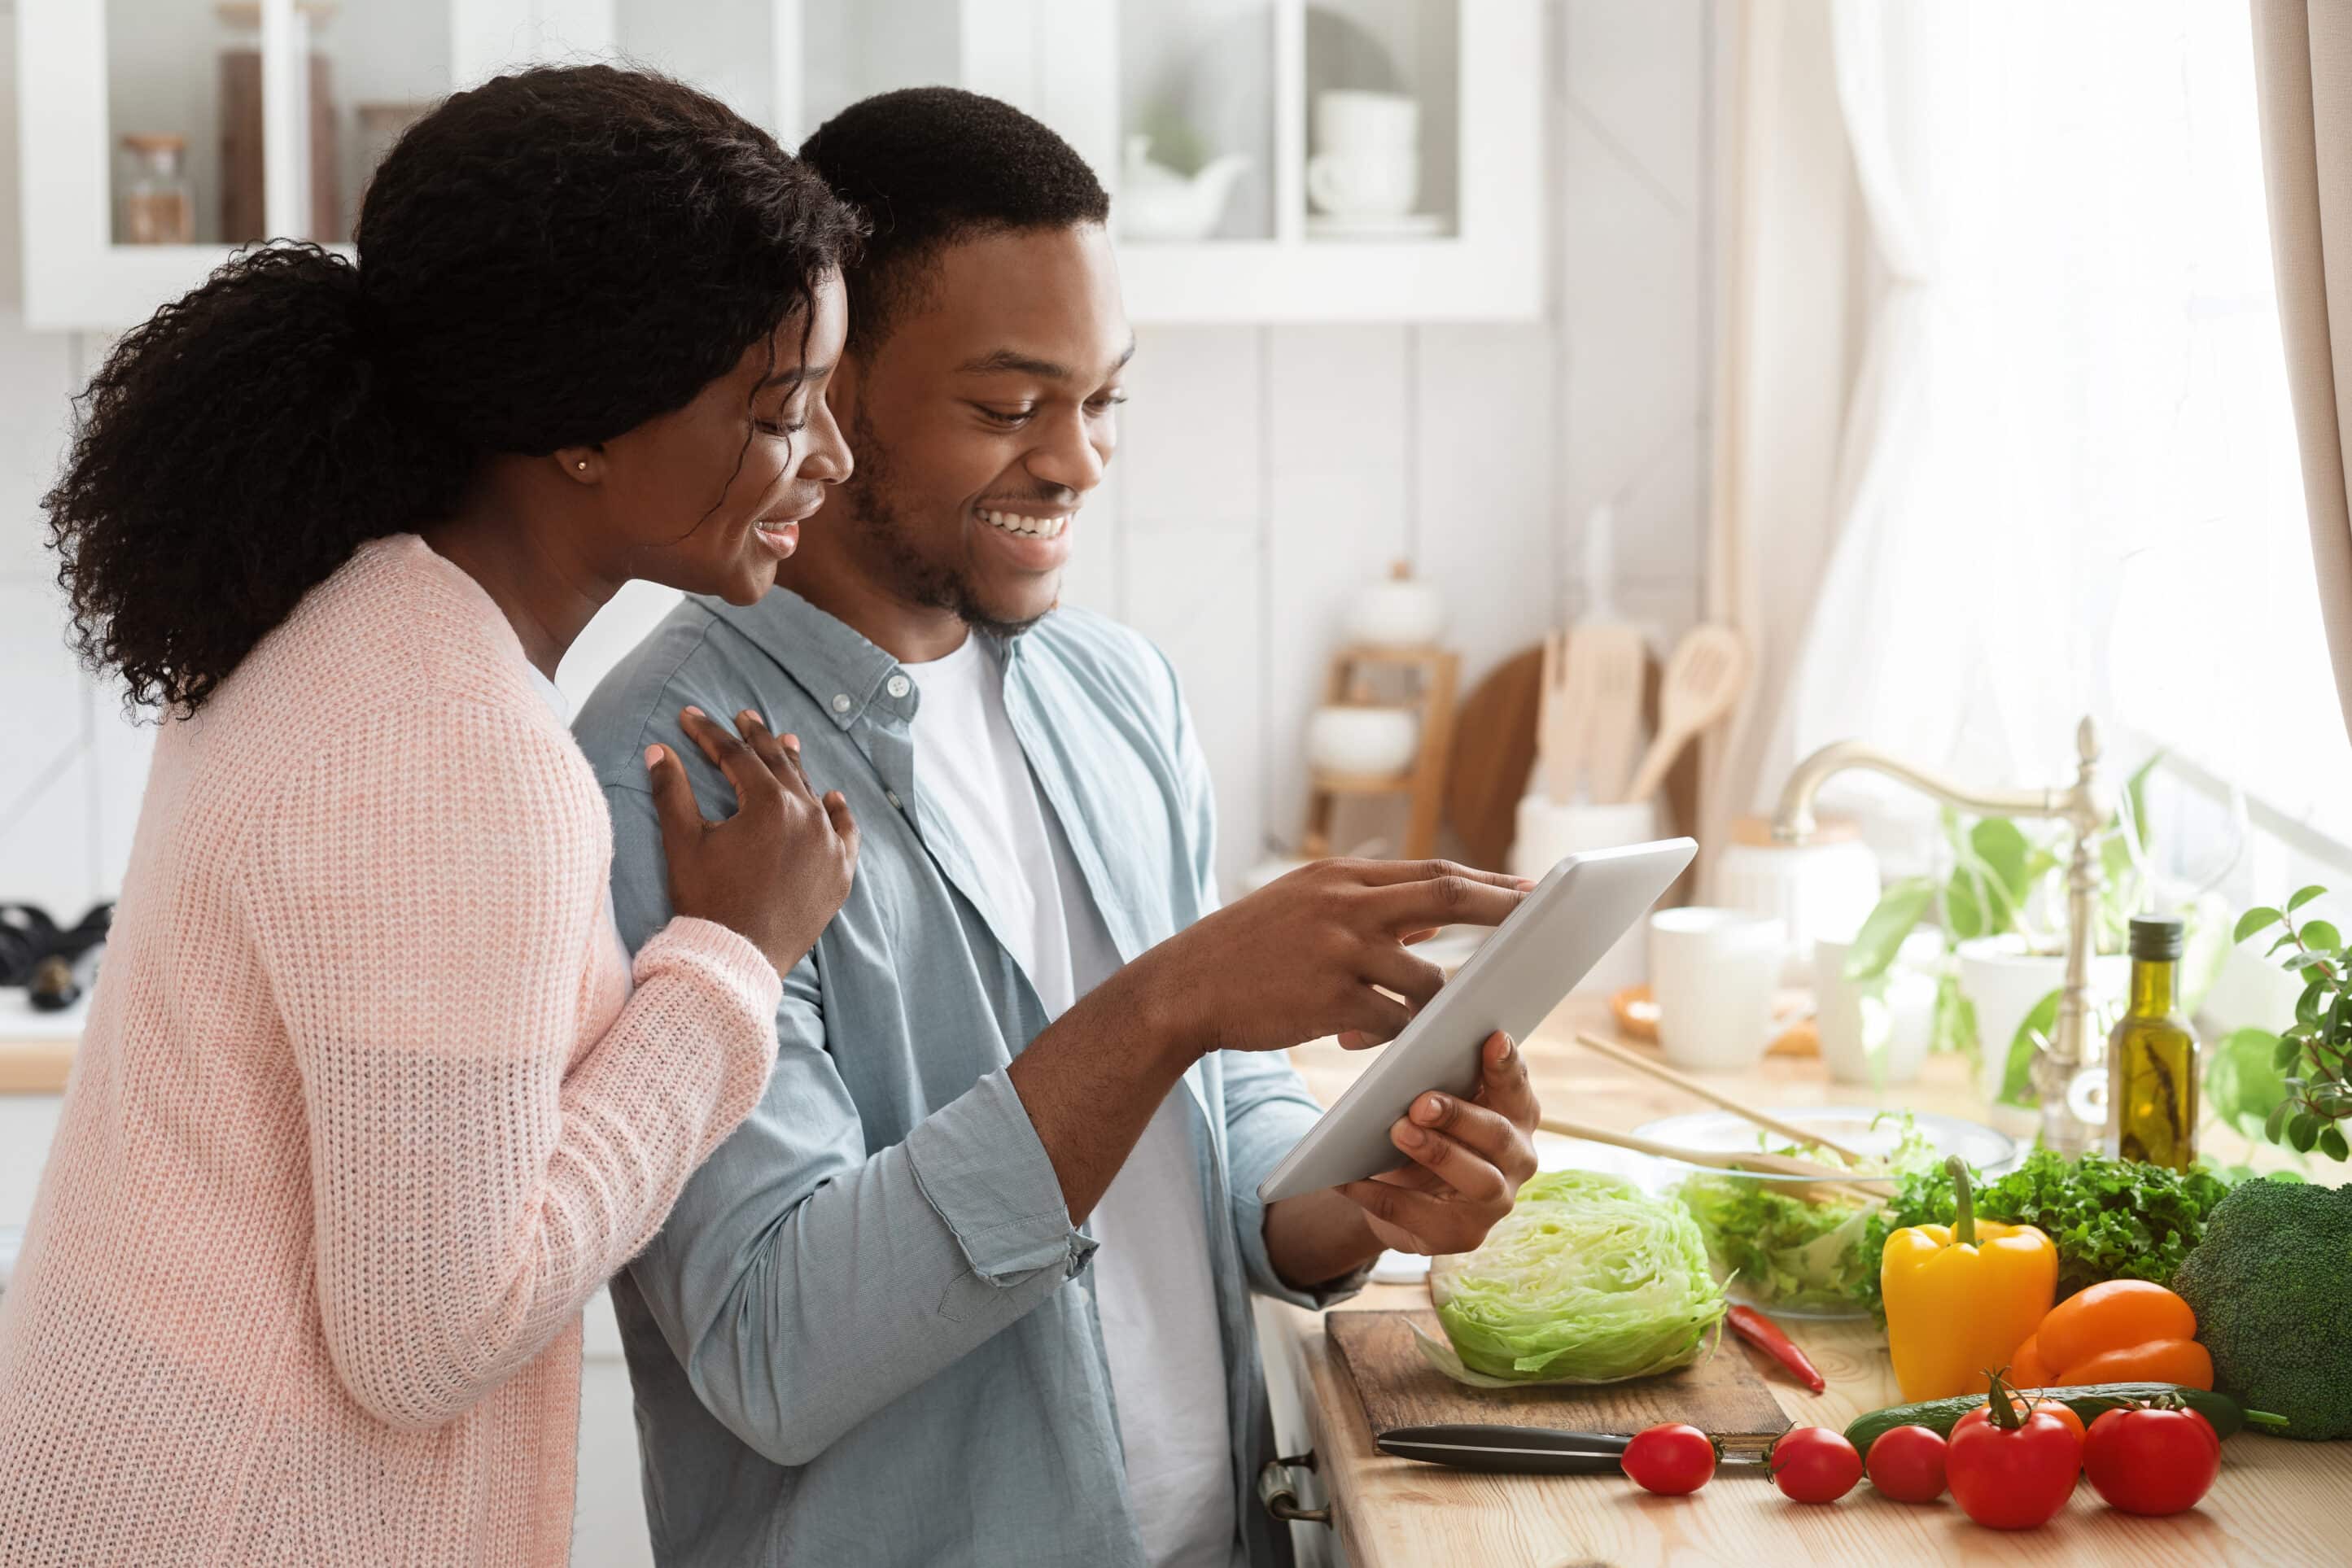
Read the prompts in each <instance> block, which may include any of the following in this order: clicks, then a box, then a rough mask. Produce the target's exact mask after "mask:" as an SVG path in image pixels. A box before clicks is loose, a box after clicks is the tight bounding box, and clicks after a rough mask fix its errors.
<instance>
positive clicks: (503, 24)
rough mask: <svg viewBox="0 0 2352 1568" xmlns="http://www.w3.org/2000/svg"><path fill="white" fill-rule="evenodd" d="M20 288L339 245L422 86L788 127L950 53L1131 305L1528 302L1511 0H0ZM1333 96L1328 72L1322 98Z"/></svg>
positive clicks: (107, 319)
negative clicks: (546, 64)
mask: <svg viewBox="0 0 2352 1568" xmlns="http://www.w3.org/2000/svg"><path fill="white" fill-rule="evenodd" d="M16 28H17V48H18V54H17V59H18V62H19V76H18V99H17V104H18V118H19V142H18V155H19V159H20V164H21V168H20V172H21V183H20V189H21V191H22V200H23V204H24V243H25V308H26V319H27V321H28V323H29V324H31V325H33V326H35V327H39V328H64V329H99V330H119V329H123V328H126V327H130V326H132V325H135V324H136V323H138V322H140V321H142V320H144V319H146V318H147V317H148V316H149V315H151V314H152V312H153V311H154V310H155V308H157V307H159V306H161V305H162V304H163V303H165V302H166V301H168V300H170V299H173V298H176V297H178V296H179V295H181V294H184V293H185V292H186V291H188V290H189V289H191V288H193V287H195V286H196V285H198V284H199V283H201V282H202V281H203V279H204V278H205V275H206V274H207V273H208V272H209V271H210V270H211V269H212V268H213V267H216V266H218V265H219V264H220V262H221V261H223V260H224V259H226V257H227V256H229V255H230V254H231V253H232V252H233V251H234V250H235V249H236V247H237V246H239V245H242V244H246V243H250V242H251V241H253V240H255V239H257V238H259V237H261V236H263V235H272V236H291V237H298V238H304V239H311V240H316V241H319V242H320V243H322V244H328V245H345V244H348V242H349V239H350V235H351V227H352V219H353V218H354V216H355V215H356V214H357V211H358V206H359V198H360V195H361V193H362V191H363V190H364V189H365V186H366V181H367V177H368V175H369V173H370V172H371V171H372V170H373V167H374V165H375V162H377V160H379V159H380V158H381V157H382V155H383V152H384V151H385V149H386V148H388V147H389V146H390V144H391V142H392V141H393V140H394V138H395V137H397V135H398V134H399V132H400V131H401V129H402V128H403V127H404V125H406V124H407V123H408V121H409V120H413V119H414V118H415V116H416V115H417V114H419V113H421V112H423V110H425V108H427V107H429V106H430V105H431V104H432V103H433V102H434V101H435V100H436V99H439V98H441V97H442V96H444V95H446V93H448V92H450V91H452V90H454V89H457V88H460V87H464V86H467V85H470V84H472V83H476V82H478V81H480V80H482V79H484V78H487V77H488V76H490V75H493V74H495V73H496V72H497V71H498V70H499V69H500V68H506V67H509V66H512V65H516V64H520V63H524V62H528V61H531V60H541V59H564V60H570V59H582V58H596V57H614V58H622V59H625V60H628V61H631V62H635V63H640V64H643V65H646V66H649V67H653V68H658V69H662V70H667V71H669V72H671V73H672V74H674V75H677V76H678V77H680V78H684V79H686V80H688V81H691V82H693V83H695V84H697V85H698V86H700V87H703V88H705V89H708V90H709V91H711V92H714V93H716V94H717V95H719V97H721V98H723V99H727V100H728V101H729V102H730V103H731V104H733V105H734V106H735V107H736V108H737V109H738V110H740V111H741V112H742V113H744V114H745V115H746V116H747V117H748V118H751V119H752V120H756V121H758V122H759V123H761V124H763V125H767V126H769V127H772V128H773V129H774V130H776V131H777V132H778V134H779V135H780V136H781V137H782V139H783V140H784V141H786V142H787V144H790V145H797V143H798V141H800V139H801V138H802V137H803V136H804V135H805V134H806V133H807V132H808V131H810V130H812V129H814V127H815V126H816V125H818V124H820V123H822V122H823V120H824V119H825V117H827V116H828V115H830V114H831V113H833V112H834V111H835V110H838V109H840V108H841V107H842V106H844V105H845V104H847V103H849V102H852V101H854V100H856V99H858V98H861V97H864V96H866V94H868V93H872V92H877V91H882V90H885V89H889V88H894V87H900V86H908V85H916V84H921V83H931V82H950V83H956V84H960V85H962V86H966V87H970V88H971V89H975V90H978V91H982V92H988V93H992V94H994V95H996V96H998V97H1002V98H1004V99H1008V100H1009V101H1012V102H1013V103H1017V104H1019V105H1021V106H1022V107H1023V108H1024V109H1026V110H1030V111H1031V112H1032V113H1034V114H1036V115H1037V116H1039V117H1040V118H1041V119H1043V120H1046V121H1047V122H1048V123H1050V124H1052V125H1054V126H1055V128H1056V129H1057V130H1059V131H1062V133H1063V134H1064V135H1066V137H1068V138H1069V140H1070V141H1071V142H1072V144H1073V145H1075V146H1076V147H1077V148H1078V150H1079V151H1080V152H1083V153H1084V154H1085V155H1086V156H1087V159H1088V160H1089V161H1090V162H1093V164H1094V165H1095V167H1096V169H1097V172H1099V173H1100V174H1101V176H1102V177H1103V179H1104V182H1105V183H1106V184H1107V185H1108V186H1109V188H1110V189H1111V190H1112V191H1113V192H1114V194H1115V197H1116V198H1117V200H1116V204H1115V207H1114V226H1115V228H1117V229H1118V231H1119V243H1120V251H1121V266H1122V272H1123V276H1124V279H1125V284H1126V288H1127V297H1128V306H1129V314H1130V315H1131V316H1132V317H1133V318H1134V319H1136V320H1137V321H1139V322H1210V321H1338V320H1350V321H1409V320H1479V319H1486V320H1497V319H1528V318H1532V317H1534V316H1536V315H1538V313H1539V312H1540V310H1541V308H1542V304H1543V290H1542V286H1541V268H1542V263H1543V259H1544V256H1545V251H1546V246H1545V244H1544V241H1543V234H1544V227H1543V224H1542V206H1543V203H1542V187H1543V179H1542V171H1543V169H1544V167H1545V163H1546V160H1545V157H1544V155H1543V146H1542V142H1543V137H1544V133H1545V131H1544V116H1543V92H1542V78H1543V69H1544V59H1545V47H1544V46H1545V37H1544V34H1545V28H1544V24H1543V6H1542V5H1541V3H1540V0H1315V3H1311V4H1310V3H1309V0H1175V3H1171V0H440V3H438V4H435V3H431V0H424V3H417V0H405V3H404V0H340V3H335V4H330V3H328V0H244V3H243V4H234V3H233V4H223V5H213V4H205V3H204V0H18V3H17V5H16ZM1333 94H1338V95H1340V97H1339V98H1338V99H1333V98H1332V97H1331V96H1330V95H1333Z"/></svg>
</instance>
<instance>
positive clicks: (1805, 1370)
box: [1727, 1307, 1829, 1394]
mask: <svg viewBox="0 0 2352 1568" xmlns="http://www.w3.org/2000/svg"><path fill="white" fill-rule="evenodd" d="M1727 1316H1728V1317H1729V1318H1730V1320H1731V1326H1732V1328H1733V1329H1734V1330H1736V1331H1737V1332H1738V1335H1739V1337H1740V1338H1741V1339H1744V1340H1746V1341H1747V1342H1748V1343H1749V1344H1752V1345H1754V1346H1755V1347H1756V1348H1757V1349H1758V1350H1760V1351H1762V1352H1763V1353H1764V1354H1767V1355H1769V1356H1770V1357H1771V1358H1772V1359H1773V1360H1774V1361H1777V1362H1779V1363H1780V1364H1781V1365H1782V1366H1785V1367H1787V1368H1788V1369H1789V1371H1790V1373H1791V1374H1792V1375H1794V1376H1795V1377H1796V1379H1797V1381H1798V1382H1800V1383H1801V1384H1803V1385H1805V1386H1806V1387H1808V1388H1810V1389H1811V1390H1812V1391H1813V1392H1814V1393H1816V1394H1819V1393H1820V1392H1821V1391H1822V1389H1824V1388H1826V1387H1828V1386H1829V1385H1828V1384H1826V1383H1824V1382H1822V1375H1821V1374H1820V1373H1818V1372H1815V1371H1814V1370H1813V1364H1812V1363H1811V1362H1810V1361H1807V1360H1806V1359H1805V1353H1804V1352H1803V1351H1801V1350H1799V1349H1798V1348H1797V1347H1796V1345H1795V1344H1794V1343H1791V1342H1790V1338H1789V1336H1788V1335H1787V1334H1784V1333H1781V1332H1780V1328H1779V1326H1778V1325H1777V1324H1775V1323H1774V1322H1772V1320H1771V1319H1770V1318H1768V1317H1766V1316H1765V1315H1764V1314H1763V1313H1762V1312H1758V1311H1757V1310H1756V1309H1755V1308H1754V1307H1734V1308H1732V1309H1731V1311H1730V1312H1728V1313H1727Z"/></svg>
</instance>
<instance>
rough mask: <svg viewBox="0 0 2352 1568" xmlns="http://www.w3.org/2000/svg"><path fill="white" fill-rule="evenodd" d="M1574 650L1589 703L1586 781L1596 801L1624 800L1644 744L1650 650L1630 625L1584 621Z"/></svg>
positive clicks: (1585, 723)
mask: <svg viewBox="0 0 2352 1568" xmlns="http://www.w3.org/2000/svg"><path fill="white" fill-rule="evenodd" d="M1572 651H1573V653H1574V654H1575V657H1576V659H1577V660H1578V662H1579V663H1580V664H1582V665H1583V668H1584V673H1583V674H1582V675H1581V676H1580V678H1579V679H1580V691H1582V692H1583V693H1584V694H1585V695H1586V700H1587V701H1588V702H1589V704H1590V707H1589V709H1588V711H1587V713H1586V715H1585V718H1584V730H1585V745H1584V751H1585V761H1584V776H1585V779H1586V781H1587V783H1588V784H1589V786H1590V787H1591V791H1592V798H1593V799H1594V800H1622V799H1626V798H1627V797H1626V795H1625V785H1626V780H1627V778H1628V776H1629V775H1630V774H1631V773H1632V771H1633V754H1634V752H1635V750H1636V749H1637V748H1638V747H1640V745H1641V742H1642V680H1643V675H1644V674H1645V673H1646V669H1647V665H1648V663H1649V650H1648V649H1646V648H1645V647H1643V644H1642V633H1641V632H1638V631H1637V630H1635V629H1634V628H1633V627H1631V626H1626V625H1622V624H1617V623H1612V622H1601V623H1598V624H1596V623H1592V622H1585V623H1580V624H1579V625H1578V627H1577V628H1576V632H1575V641H1574V643H1573V649H1572Z"/></svg>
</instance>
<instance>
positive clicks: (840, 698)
mask: <svg viewBox="0 0 2352 1568" xmlns="http://www.w3.org/2000/svg"><path fill="white" fill-rule="evenodd" d="M849 708H850V702H849V694H848V693H847V692H835V693H834V694H833V711H834V712H835V713H847V712H848V711H849Z"/></svg>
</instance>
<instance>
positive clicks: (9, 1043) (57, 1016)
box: [0, 987, 89, 1094]
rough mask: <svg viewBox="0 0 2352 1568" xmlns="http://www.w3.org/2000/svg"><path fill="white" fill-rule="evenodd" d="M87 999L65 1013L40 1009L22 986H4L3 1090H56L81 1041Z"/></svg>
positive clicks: (0, 1019)
mask: <svg viewBox="0 0 2352 1568" xmlns="http://www.w3.org/2000/svg"><path fill="white" fill-rule="evenodd" d="M88 1010H89V1003H88V1002H87V1001H83V1002H79V1003H77V1004H76V1005H75V1006H73V1007H71V1008H69V1009H67V1010H66V1011H64V1012H61V1013H37V1012H35V1011H34V1010H33V1008H32V1004H31V1003H30V1002H28V1001H26V999H25V993H24V991H23V990H22V989H21V988H15V987H9V988H0V1094H55V1093H58V1092H60V1091H62V1090H63V1089H64V1088H65V1086H66V1070H67V1069H68V1068H69V1067H71V1066H72V1065H73V1053H74V1050H75V1048H76V1047H78V1046H79V1045H80V1044H81V1026H82V1018H83V1015H84V1014H85V1013H86V1012H87V1011H88Z"/></svg>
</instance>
